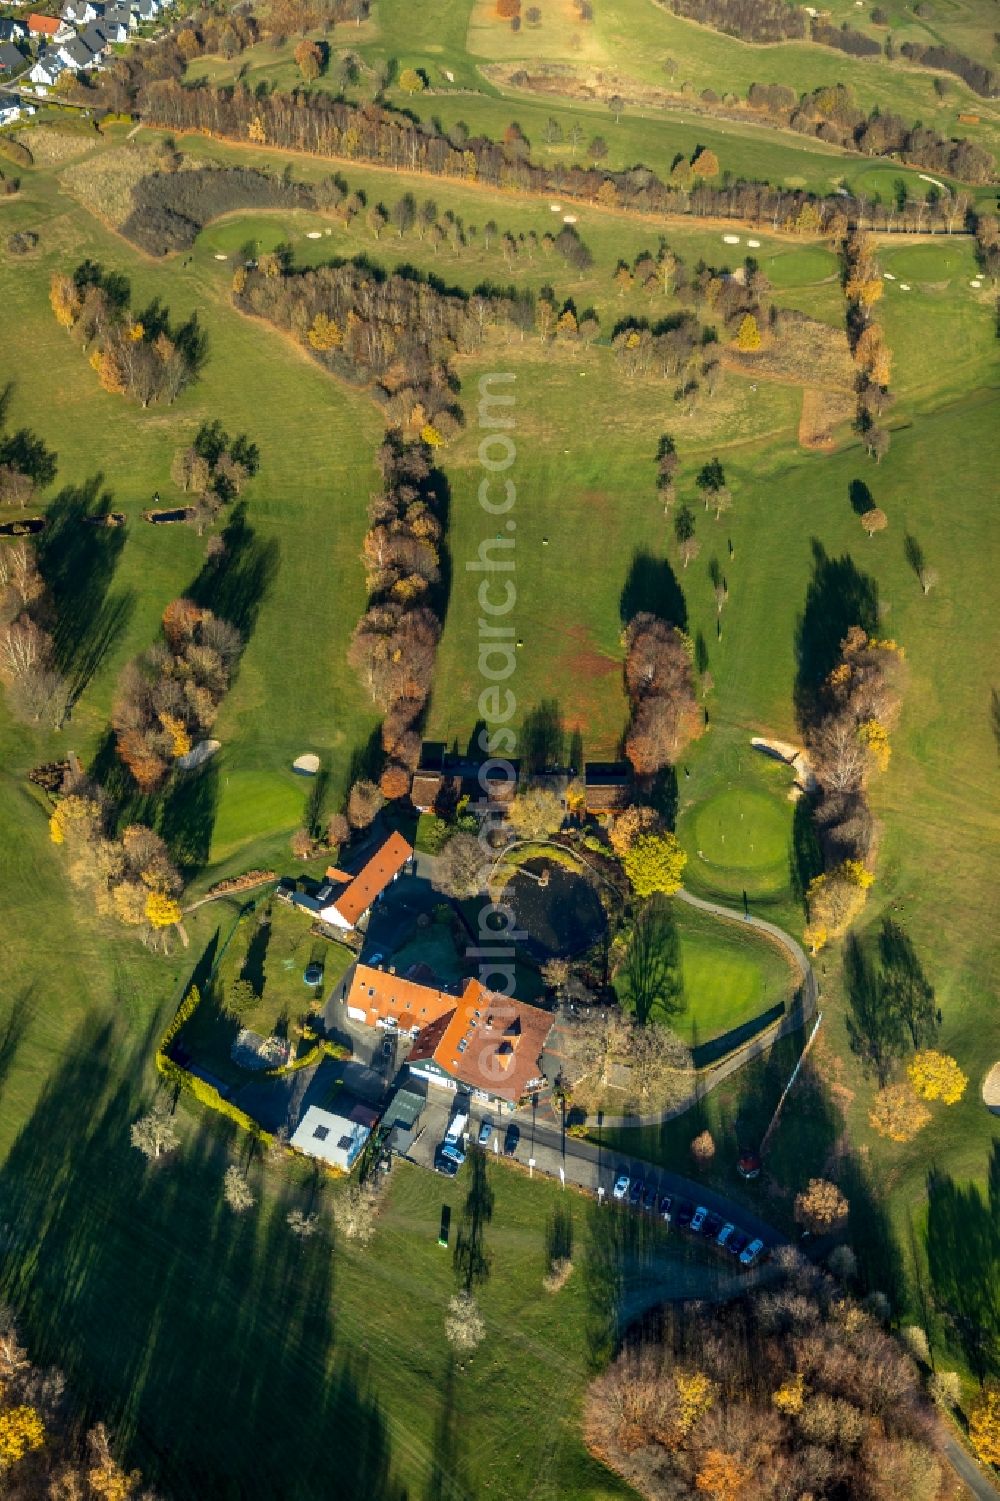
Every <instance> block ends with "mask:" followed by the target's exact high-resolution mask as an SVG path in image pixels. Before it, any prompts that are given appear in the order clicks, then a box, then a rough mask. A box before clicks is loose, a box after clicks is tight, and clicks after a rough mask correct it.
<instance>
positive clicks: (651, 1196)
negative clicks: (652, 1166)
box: [642, 1183, 660, 1214]
mask: <svg viewBox="0 0 1000 1501" xmlns="http://www.w3.org/2000/svg"><path fill="white" fill-rule="evenodd" d="M659 1197H660V1196H659V1194H658V1193H657V1191H656V1184H655V1183H650V1184H649V1186H648V1188H647V1189H646V1192H645V1193H644V1194H643V1196H642V1207H643V1209H644V1210H645V1211H646V1213H647V1214H655V1213H656V1202H657V1200H658V1198H659Z"/></svg>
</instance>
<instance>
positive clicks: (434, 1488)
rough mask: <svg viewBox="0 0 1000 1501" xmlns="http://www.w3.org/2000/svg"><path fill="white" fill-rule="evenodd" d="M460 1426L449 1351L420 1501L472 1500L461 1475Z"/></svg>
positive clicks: (462, 1468) (452, 1361) (453, 1365)
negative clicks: (428, 1464)
mask: <svg viewBox="0 0 1000 1501" xmlns="http://www.w3.org/2000/svg"><path fill="white" fill-rule="evenodd" d="M461 1435H462V1427H461V1419H460V1417H459V1414H458V1412H457V1409H456V1402H455V1359H454V1356H452V1355H449V1357H448V1364H447V1365H446V1367H445V1373H444V1379H443V1381H442V1383H441V1404H440V1407H439V1408H438V1415H437V1419H436V1421H435V1424H434V1442H433V1446H432V1451H431V1454H432V1457H431V1472H430V1475H429V1476H428V1478H427V1485H426V1487H425V1489H424V1493H423V1501H472V1495H473V1493H472V1491H471V1490H470V1489H469V1485H468V1481H467V1480H466V1478H465V1476H464V1473H463V1471H464V1466H463V1463H462V1436H461Z"/></svg>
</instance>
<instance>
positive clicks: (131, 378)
mask: <svg viewBox="0 0 1000 1501" xmlns="http://www.w3.org/2000/svg"><path fill="white" fill-rule="evenodd" d="M49 302H50V303H51V306H52V311H53V313H54V314H55V318H56V321H57V323H59V324H60V325H61V326H62V327H63V328H65V329H68V330H69V332H70V333H72V335H73V336H74V338H76V339H78V340H79V342H80V344H81V345H82V346H83V348H84V349H89V350H90V363H91V365H92V367H93V368H94V370H96V371H97V376H98V379H99V380H100V382H101V385H102V386H103V387H104V389H105V391H111V392H113V393H115V394H117V395H121V396H128V397H130V398H131V399H132V400H133V401H137V402H138V403H139V404H140V406H143V407H148V406H149V405H150V403H151V402H154V401H166V402H171V401H173V400H174V399H175V398H176V397H177V396H178V395H179V394H180V392H181V391H182V390H183V389H184V387H185V386H186V385H187V384H188V383H189V382H190V381H191V380H192V379H193V378H194V376H195V373H196V371H197V368H198V365H199V364H200V362H201V359H202V358H203V354H204V349H203V339H202V336H201V334H200V332H199V330H198V325H197V320H196V319H195V318H191V319H190V320H189V321H188V323H186V324H185V325H184V326H183V327H182V328H180V329H177V330H173V329H171V327H170V324H169V321H168V319H167V316H166V313H165V311H164V310H163V309H162V308H160V307H159V306H158V305H156V304H153V305H152V306H151V307H150V308H149V309H148V310H147V311H146V312H145V313H144V314H141V315H140V314H136V313H134V312H133V311H132V310H131V308H130V307H129V306H128V302H127V287H124V286H123V285H122V283H121V282H120V280H119V279H118V278H105V277H104V276H102V274H101V273H100V270H99V268H97V267H95V266H94V265H93V264H91V263H85V264H84V265H82V266H79V267H78V268H77V270H76V272H75V273H74V274H73V275H72V276H67V275H66V274H65V273H63V272H59V271H55V272H53V274H52V279H51V282H50V285H49Z"/></svg>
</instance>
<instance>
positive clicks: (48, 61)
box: [28, 52, 66, 94]
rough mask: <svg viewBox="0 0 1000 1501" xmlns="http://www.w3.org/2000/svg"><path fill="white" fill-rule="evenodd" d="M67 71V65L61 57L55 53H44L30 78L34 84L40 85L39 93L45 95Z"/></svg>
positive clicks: (34, 66)
mask: <svg viewBox="0 0 1000 1501" xmlns="http://www.w3.org/2000/svg"><path fill="white" fill-rule="evenodd" d="M65 71H66V64H65V63H64V62H63V60H62V58H61V57H57V56H56V54H55V53H54V52H43V53H42V55H41V57H40V58H39V59H38V61H37V62H36V63H35V64H34V65H33V67H32V69H31V72H30V73H29V74H28V77H29V78H30V80H31V82H32V83H35V84H38V86H39V93H42V94H44V93H45V91H46V90H47V89H50V88H51V87H52V85H53V84H54V83H56V81H57V80H58V79H59V78H60V77H61V75H62V74H63V73H65Z"/></svg>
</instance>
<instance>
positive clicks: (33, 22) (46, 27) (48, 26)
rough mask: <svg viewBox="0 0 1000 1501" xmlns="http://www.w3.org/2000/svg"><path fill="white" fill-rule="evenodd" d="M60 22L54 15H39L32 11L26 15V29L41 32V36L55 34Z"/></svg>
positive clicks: (60, 24)
mask: <svg viewBox="0 0 1000 1501" xmlns="http://www.w3.org/2000/svg"><path fill="white" fill-rule="evenodd" d="M61 26H62V22H61V21H60V20H58V19H57V18H56V17H55V16H39V15H36V14H35V13H34V11H32V13H31V15H30V16H29V17H28V30H29V31H35V32H41V33H42V35H43V36H55V34H56V32H57V31H58V30H59V29H60V27H61Z"/></svg>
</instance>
